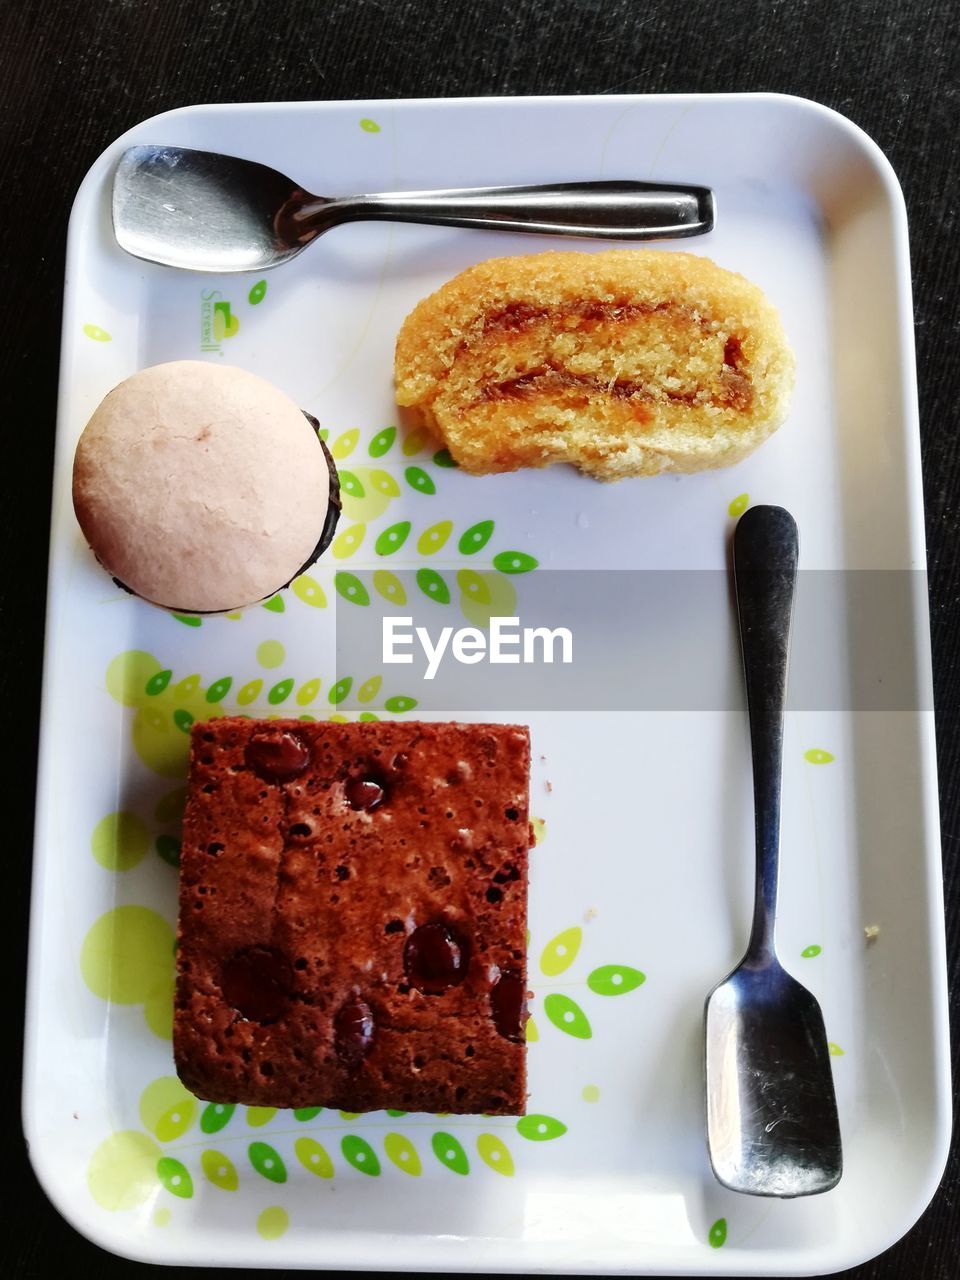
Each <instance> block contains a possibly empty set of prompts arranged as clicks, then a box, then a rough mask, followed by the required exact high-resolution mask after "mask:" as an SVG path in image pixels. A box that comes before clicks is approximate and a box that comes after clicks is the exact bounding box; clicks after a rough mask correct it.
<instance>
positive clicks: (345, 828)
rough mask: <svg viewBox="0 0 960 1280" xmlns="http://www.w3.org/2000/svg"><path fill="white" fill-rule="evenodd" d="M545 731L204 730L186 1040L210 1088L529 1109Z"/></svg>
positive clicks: (265, 726)
mask: <svg viewBox="0 0 960 1280" xmlns="http://www.w3.org/2000/svg"><path fill="white" fill-rule="evenodd" d="M529 768H530V742H529V734H528V732H527V730H526V728H523V727H519V726H516V725H497V724H482V725H468V724H426V723H401V722H375V723H374V722H370V723H357V724H334V723H321V722H306V721H299V720H273V721H256V720H248V719H243V718H224V719H218V720H212V721H209V722H207V723H204V724H195V725H194V726H193V729H192V743H191V758H190V782H189V795H188V801H187V808H186V813H185V816H184V825H183V844H182V852H181V863H180V923H179V932H178V948H177V994H176V1012H175V1019H174V1053H175V1057H176V1063H177V1071H178V1073H179V1075H180V1078H181V1079H182V1080H183V1082H184V1084H185V1085H186V1086H187V1087H188V1088H189V1089H191V1090H192V1091H193V1092H194V1093H195V1094H197V1095H198V1096H200V1097H201V1098H205V1099H210V1100H213V1101H217V1102H238V1103H245V1104H247V1105H259V1106H274V1107H306V1106H324V1107H332V1108H337V1109H340V1110H344V1111H371V1110H376V1109H379V1108H387V1107H389V1108H396V1109H398V1110H402V1111H449V1112H457V1113H471V1112H486V1113H490V1114H500V1115H522V1114H523V1111H524V1106H525V1101H526V1081H525V1044H524V1024H525V1020H526V1003H525V996H526V980H527V974H526V897H527V855H528V849H529V845H530V826H529V821H528V813H527V803H528V790H529Z"/></svg>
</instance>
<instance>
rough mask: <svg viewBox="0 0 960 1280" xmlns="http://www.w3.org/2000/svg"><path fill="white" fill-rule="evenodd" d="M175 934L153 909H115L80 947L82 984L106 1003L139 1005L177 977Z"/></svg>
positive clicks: (107, 914) (90, 933) (97, 925)
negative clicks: (174, 948)
mask: <svg viewBox="0 0 960 1280" xmlns="http://www.w3.org/2000/svg"><path fill="white" fill-rule="evenodd" d="M173 943H174V934H173V930H172V929H171V928H170V926H169V925H168V924H167V922H166V920H164V918H163V917H162V916H160V915H158V914H157V913H156V911H151V910H150V908H149V907H138V906H133V905H130V906H122V907H114V908H113V910H112V911H107V912H105V913H104V914H103V915H102V916H101V917H100V918H99V920H96V921H95V922H94V923H93V924H92V925H91V926H90V928H89V930H88V931H87V936H86V937H85V938H84V940H83V946H82V947H81V948H80V972H81V974H82V975H83V980H84V982H85V983H86V984H87V986H88V987H89V988H90V990H91V991H92V992H93V993H94V995H97V996H100V998H101V999H102V1000H112V1001H114V1002H115V1003H116V1004H140V1003H141V1002H142V1001H144V1000H147V999H149V998H150V996H152V995H153V994H154V993H155V992H156V991H158V990H160V989H161V988H164V987H166V986H167V985H168V984H169V982H170V978H171V976H172V974H173Z"/></svg>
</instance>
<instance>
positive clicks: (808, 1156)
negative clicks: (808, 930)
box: [706, 960, 843, 1198]
mask: <svg viewBox="0 0 960 1280" xmlns="http://www.w3.org/2000/svg"><path fill="white" fill-rule="evenodd" d="M706 1037H707V1046H708V1048H707V1129H708V1133H709V1137H710V1157H711V1161H712V1164H713V1171H714V1173H715V1174H716V1176H717V1178H718V1179H719V1181H720V1182H722V1183H723V1185H724V1186H725V1187H729V1188H730V1189H731V1190H732V1191H743V1192H747V1193H748V1194H752V1195H765V1196H779V1197H783V1198H787V1197H792V1196H808V1195H814V1194H816V1193H818V1192H821V1191H829V1190H830V1189H831V1188H832V1187H835V1186H836V1185H837V1183H838V1182H839V1181H840V1175H841V1173H842V1172H843V1156H842V1151H841V1146H840V1131H839V1127H838V1124H837V1106H836V1101H835V1098H834V1094H833V1083H832V1077H831V1072H830V1055H829V1049H828V1047H827V1036H826V1032H825V1030H824V1025H823V1014H822V1013H821V1012H820V1006H819V1004H818V1003H817V1001H816V999H815V998H814V996H813V995H812V994H811V993H810V992H809V991H808V990H807V989H806V987H804V986H801V984H800V983H799V982H797V981H796V979H795V978H792V977H791V976H790V974H789V973H787V971H786V970H785V969H783V968H782V967H781V966H780V965H779V964H778V963H777V962H776V961H775V960H773V961H771V962H770V963H769V964H767V965H763V966H761V967H757V968H754V967H752V966H749V965H745V966H742V967H741V968H739V969H736V970H735V971H734V972H733V973H732V974H731V975H730V976H729V977H728V978H726V979H724V981H723V982H721V983H719V984H718V985H717V986H716V987H714V989H713V991H712V992H711V994H710V998H709V999H708V1001H707V1012H706Z"/></svg>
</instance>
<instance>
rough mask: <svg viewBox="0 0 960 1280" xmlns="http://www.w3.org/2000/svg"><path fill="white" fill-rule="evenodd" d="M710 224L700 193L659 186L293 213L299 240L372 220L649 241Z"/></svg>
mask: <svg viewBox="0 0 960 1280" xmlns="http://www.w3.org/2000/svg"><path fill="white" fill-rule="evenodd" d="M715 218H716V209H715V204H714V197H713V192H712V191H711V190H710V189H709V188H707V187H690V186H676V185H674V184H672V183H658V182H580V183H575V182H561V183H555V184H552V185H546V186H527V187H478V188H467V189H451V190H446V191H403V192H393V193H389V194H384V195H367V196H351V197H347V198H344V199H338V200H328V201H321V200H316V201H315V202H310V203H307V204H305V205H304V206H303V207H302V208H300V209H299V210H298V211H297V213H296V218H295V221H296V226H297V238H298V239H300V240H301V241H302V240H306V239H308V238H311V236H312V235H318V234H320V233H321V232H322V231H326V230H328V229H329V228H330V227H331V226H335V225H336V224H337V223H340V222H355V221H362V220H371V219H379V220H382V221H386V222H421V223H430V224H433V225H435V226H443V227H474V228H487V229H490V230H496V231H505V230H506V231H530V232H537V233H539V234H541V235H560V236H599V237H602V238H604V239H607V240H654V239H663V238H666V237H677V236H695V235H702V234H704V233H705V232H707V231H711V230H712V229H713V225H714V221H715Z"/></svg>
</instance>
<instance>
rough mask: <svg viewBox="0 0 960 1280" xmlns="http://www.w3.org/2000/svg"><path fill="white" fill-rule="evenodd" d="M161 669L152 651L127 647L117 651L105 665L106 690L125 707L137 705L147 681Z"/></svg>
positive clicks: (141, 698) (140, 700) (142, 696)
mask: <svg viewBox="0 0 960 1280" xmlns="http://www.w3.org/2000/svg"><path fill="white" fill-rule="evenodd" d="M161 669H162V668H161V666H160V663H159V662H158V661H157V660H156V658H155V657H154V656H153V654H152V653H146V652H145V651H144V650H143V649H128V650H127V651H126V652H125V653H118V654H117V656H116V657H115V658H114V659H113V661H112V662H111V663H110V665H109V666H108V667H107V677H106V679H107V690H108V691H109V693H110V696H111V697H113V698H116V700H117V702H122V703H123V705H124V706H125V707H135V706H138V705H139V704H140V703H141V702H142V701H143V699H144V697H145V694H144V690H145V689H146V687H147V681H148V680H149V679H150V678H151V676H155V675H156V674H157V672H158V671H160V670H161Z"/></svg>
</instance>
